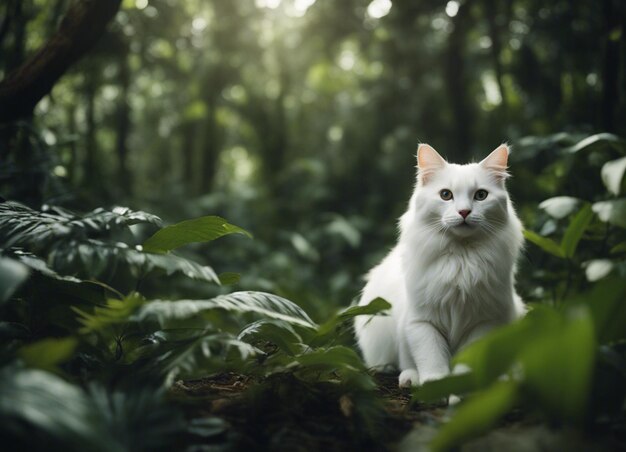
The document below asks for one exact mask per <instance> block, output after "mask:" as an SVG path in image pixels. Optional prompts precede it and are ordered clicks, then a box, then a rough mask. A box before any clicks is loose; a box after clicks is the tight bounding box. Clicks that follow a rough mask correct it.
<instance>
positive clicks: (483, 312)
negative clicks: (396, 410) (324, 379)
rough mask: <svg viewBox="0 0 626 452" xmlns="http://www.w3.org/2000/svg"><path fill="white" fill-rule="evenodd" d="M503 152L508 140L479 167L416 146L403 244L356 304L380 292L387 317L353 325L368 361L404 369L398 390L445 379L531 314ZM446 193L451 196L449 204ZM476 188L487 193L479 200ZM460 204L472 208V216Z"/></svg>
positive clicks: (375, 274) (372, 276) (373, 275)
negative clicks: (475, 344) (459, 358)
mask: <svg viewBox="0 0 626 452" xmlns="http://www.w3.org/2000/svg"><path fill="white" fill-rule="evenodd" d="M507 157H508V148H507V147H506V146H505V145H502V146H500V147H499V148H497V149H496V150H495V151H493V152H492V153H491V154H490V155H489V156H488V157H487V158H486V159H484V160H483V161H482V162H480V163H471V164H468V165H456V164H450V163H447V162H446V161H445V160H444V159H443V158H442V157H441V156H439V154H437V152H436V151H435V150H434V149H432V148H431V147H430V146H428V145H420V148H419V149H418V167H419V171H418V181H417V185H416V188H415V191H414V193H413V196H412V197H411V200H410V202H409V208H408V210H407V212H406V213H405V214H404V215H403V216H402V218H401V219H400V237H399V240H398V243H397V245H396V246H395V247H394V248H393V249H392V250H391V252H390V253H389V254H388V255H387V257H385V259H384V260H383V261H382V262H381V263H380V264H379V265H378V266H376V267H374V268H373V269H372V270H371V271H370V272H369V274H368V276H367V284H366V286H365V288H364V289H363V294H362V296H361V300H360V302H359V304H367V303H369V302H370V301H371V300H373V299H374V298H376V297H383V298H385V299H386V300H388V301H389V302H390V303H391V304H392V310H391V315H389V316H372V317H366V316H360V317H357V319H356V321H355V327H356V334H357V339H358V343H359V346H360V348H361V351H362V352H363V357H364V359H365V362H366V363H367V365H368V366H370V367H373V368H378V369H383V368H388V367H389V366H391V367H395V368H397V369H399V370H400V371H401V372H400V377H399V384H400V386H408V385H419V384H422V383H424V382H426V381H429V380H433V379H438V378H441V377H443V376H445V375H446V374H448V373H449V371H450V369H449V362H450V356H451V355H453V354H454V353H455V352H456V351H457V350H459V349H460V348H461V347H463V346H464V345H467V344H468V343H470V342H472V341H473V340H475V339H477V338H478V337H480V336H482V335H483V334H485V333H486V332H487V331H489V330H490V329H492V328H494V327H495V326H498V325H502V324H505V323H507V322H510V321H512V320H514V319H515V318H517V317H519V316H521V315H523V313H524V311H525V309H524V304H523V303H522V301H521V299H520V298H519V296H518V295H517V294H516V293H515V289H514V282H515V267H516V265H515V263H516V260H517V258H518V256H519V254H520V250H521V248H522V245H523V236H522V224H521V222H520V220H519V219H518V217H517V215H516V214H515V210H514V209H513V206H512V204H511V201H510V200H509V196H508V193H507V191H506V188H505V185H504V180H505V178H506V176H507V173H506V162H507ZM442 189H447V190H450V191H451V192H452V194H453V199H451V200H448V201H445V200H443V199H442V198H441V196H440V191H441V190H442ZM479 189H483V190H487V192H488V195H487V197H486V199H484V200H482V201H479V200H476V199H474V195H475V193H476V191H477V190H479ZM463 210H470V211H471V213H470V214H469V215H467V219H466V220H464V219H463V216H462V215H461V214H460V213H459V211H463ZM464 223H466V224H464Z"/></svg>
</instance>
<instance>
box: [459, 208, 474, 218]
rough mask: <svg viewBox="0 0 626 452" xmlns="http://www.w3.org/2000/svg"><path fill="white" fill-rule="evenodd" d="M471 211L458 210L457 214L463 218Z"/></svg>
mask: <svg viewBox="0 0 626 452" xmlns="http://www.w3.org/2000/svg"><path fill="white" fill-rule="evenodd" d="M471 212H472V211H471V210H459V215H461V216H462V217H463V219H465V218H467V216H468V215H469V214H470V213H471Z"/></svg>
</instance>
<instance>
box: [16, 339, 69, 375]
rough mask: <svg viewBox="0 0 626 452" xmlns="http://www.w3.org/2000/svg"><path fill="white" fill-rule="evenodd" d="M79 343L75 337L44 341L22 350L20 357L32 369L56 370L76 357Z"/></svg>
mask: <svg viewBox="0 0 626 452" xmlns="http://www.w3.org/2000/svg"><path fill="white" fill-rule="evenodd" d="M77 345H78V341H77V340H76V338H73V337H66V338H62V339H55V338H49V339H42V340H40V341H37V342H34V343H32V344H28V345H25V346H23V347H22V348H20V350H19V351H18V355H19V356H20V358H22V360H23V361H24V362H25V363H26V364H27V365H29V366H30V367H38V368H40V369H44V370H55V369H56V368H57V366H58V365H59V364H61V363H63V362H65V361H67V360H69V359H70V358H71V357H72V356H73V355H74V350H75V349H76V346H77Z"/></svg>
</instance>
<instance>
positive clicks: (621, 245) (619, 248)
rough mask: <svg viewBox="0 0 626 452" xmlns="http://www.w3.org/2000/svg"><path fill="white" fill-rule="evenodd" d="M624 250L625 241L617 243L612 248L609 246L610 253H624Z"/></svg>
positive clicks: (625, 248)
mask: <svg viewBox="0 0 626 452" xmlns="http://www.w3.org/2000/svg"><path fill="white" fill-rule="evenodd" d="M624 252H626V242H622V243H618V244H617V245H615V246H614V247H613V248H611V251H610V253H611V254H617V253H624Z"/></svg>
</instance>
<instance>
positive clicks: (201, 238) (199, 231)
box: [143, 216, 252, 253]
mask: <svg viewBox="0 0 626 452" xmlns="http://www.w3.org/2000/svg"><path fill="white" fill-rule="evenodd" d="M228 234H243V235H246V236H248V237H252V236H251V235H250V233H249V232H248V231H246V230H245V229H242V228H240V227H239V226H235V225H232V224H230V223H228V222H227V221H226V220H224V219H223V218H220V217H215V216H207V217H201V218H196V219H193V220H187V221H183V222H181V223H177V224H173V225H171V226H167V227H165V228H163V229H161V230H159V231H157V232H156V233H155V234H154V235H153V236H152V237H150V238H148V240H146V241H145V242H144V243H143V249H144V251H147V252H150V253H166V252H168V251H172V250H173V249H176V248H179V247H181V246H183V245H187V244H189V243H203V242H210V241H212V240H215V239H217V238H220V237H223V236H225V235H228Z"/></svg>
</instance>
